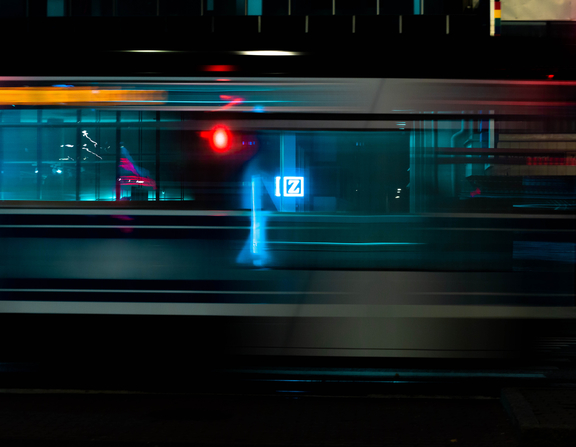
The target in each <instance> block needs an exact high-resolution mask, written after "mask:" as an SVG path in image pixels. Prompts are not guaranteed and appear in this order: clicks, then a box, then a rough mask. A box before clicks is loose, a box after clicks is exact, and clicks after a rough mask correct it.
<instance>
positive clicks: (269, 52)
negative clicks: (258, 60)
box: [238, 50, 302, 56]
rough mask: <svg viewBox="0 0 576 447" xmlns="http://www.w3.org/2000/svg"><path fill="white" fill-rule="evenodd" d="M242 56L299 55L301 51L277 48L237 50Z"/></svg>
mask: <svg viewBox="0 0 576 447" xmlns="http://www.w3.org/2000/svg"><path fill="white" fill-rule="evenodd" d="M238 53H239V54H241V55H242V56H299V55H300V54H302V53H298V52H296V51H278V50H258V51H239V52H238Z"/></svg>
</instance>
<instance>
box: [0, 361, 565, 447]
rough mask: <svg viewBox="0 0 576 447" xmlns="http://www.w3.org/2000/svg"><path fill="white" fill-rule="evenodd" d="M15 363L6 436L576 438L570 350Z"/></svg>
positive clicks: (359, 442)
mask: <svg viewBox="0 0 576 447" xmlns="http://www.w3.org/2000/svg"><path fill="white" fill-rule="evenodd" d="M560 360H561V359H560ZM554 365H556V366H554ZM8 366H9V367H8ZM8 366H6V367H5V371H6V372H4V373H3V374H0V387H4V388H0V447H5V446H7V447H16V446H18V447H48V446H49V447H52V446H54V447H56V446H58V447H62V446H63V447H67V446H70V447H77V446H87V445H90V446H92V447H140V446H158V447H161V446H166V447H168V446H171V447H172V446H181V445H190V446H214V447H216V446H218V447H219V446H308V447H310V446H376V445H378V446H404V447H415V446H420V447H427V446H447V445H450V446H458V445H461V446H474V447H480V446H496V447H498V446H512V447H533V446H555V447H556V446H576V365H575V363H574V362H572V361H569V360H566V361H564V362H560V361H558V362H552V363H547V364H541V365H539V366H523V367H521V366H516V367H515V368H512V367H509V368H507V369H499V370H497V369H495V370H487V369H483V370H475V369H466V368H463V367H461V368H459V369H449V368H445V369H442V370H440V369H438V370H433V369H429V370H422V369H420V370H418V369H409V368H406V369H395V370H392V369H390V370H388V369H374V368H372V369H370V368H368V369H366V368H360V369H348V368H319V367H311V368H286V367H281V368H279V367H269V366H267V367H266V368H262V367H258V368H244V369H242V368H240V369H234V370H230V369H228V370H226V371H225V372H222V371H220V372H218V371H216V370H211V369H207V370H206V371H204V372H202V373H200V374H196V375H195V374H194V372H193V371H196V370H198V367H197V368H195V369H192V370H180V373H179V374H178V375H176V374H175V373H174V371H175V369H174V368H167V367H166V366H165V365H163V366H162V368H160V369H161V371H163V373H162V372H161V371H158V370H154V369H153V368H152V366H149V367H148V368H146V366H145V365H138V367H137V368H131V369H124V370H122V373H121V374H120V373H114V374H111V375H110V376H109V377H108V378H107V377H106V370H105V369H103V370H96V369H93V368H92V369H83V368H77V369H73V368H71V367H68V366H67V367H65V368H62V369H59V370H55V371H54V372H53V373H52V374H47V373H46V371H47V370H37V371H36V372H30V370H27V369H26V368H24V367H21V366H18V365H14V364H13V365H8ZM405 366H409V365H405ZM88 370H90V371H91V374H90V375H86V374H87V371H88ZM23 371H24V372H23ZM26 371H28V372H26ZM110 378H112V379H113V380H112V379H110ZM109 379H110V380H109ZM107 386H109V388H106V387H107Z"/></svg>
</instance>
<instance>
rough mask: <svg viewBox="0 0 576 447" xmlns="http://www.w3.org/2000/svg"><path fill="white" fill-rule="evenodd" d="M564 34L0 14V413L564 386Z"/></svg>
mask: <svg viewBox="0 0 576 447" xmlns="http://www.w3.org/2000/svg"><path fill="white" fill-rule="evenodd" d="M575 14H576V10H575V9H574V7H573V6H572V4H571V2H561V1H558V2H529V1H512V0H510V1H506V2H504V1H503V2H497V1H483V0H457V1H456V0H454V1H447V0H436V1H433V0H409V1H395V2H388V1H384V0H364V1H360V0H356V1H353V2H352V1H346V0H327V1H323V0H315V1H299V0H284V1H281V0H274V1H271V0H258V1H257V0H254V1H253V0H232V1H228V0H212V1H210V0H202V1H200V0H198V1H194V0H190V1H170V0H150V1H147V0H146V1H129V0H99V1H97V0H22V1H2V2H0V24H1V26H0V34H2V35H3V37H4V38H5V41H6V42H10V44H7V45H5V47H4V48H3V50H2V51H3V53H4V54H3V62H2V66H1V68H0V168H1V169H0V171H1V173H0V246H1V247H2V250H1V251H2V255H1V257H0V334H1V336H2V339H3V340H4V341H5V342H4V343H3V344H2V346H1V347H0V362H2V363H1V364H2V365H3V366H2V368H3V369H2V371H4V372H3V373H2V380H3V383H4V385H3V387H5V388H6V389H16V388H17V389H31V388H34V389H35V388H58V389H60V388H67V389H72V388H74V389H76V388H78V389H84V388H86V389H117V390H127V389H130V390H137V391H142V390H148V391H149V390H151V389H153V390H156V391H158V390H160V391H166V390H170V391H176V392H183V391H187V392H188V391H193V392H197V391H198V390H199V389H211V390H212V389H215V390H224V389H225V390H227V392H228V391H231V392H241V390H248V389H250V390H257V391H258V392H265V393H268V392H272V393H274V392H277V390H276V388H277V384H276V383H275V382H274V381H276V380H282V387H283V389H284V388H285V389H288V390H290V391H295V392H312V393H328V394H331V393H332V394H334V393H335V394H338V393H349V392H352V393H357V394H358V393H359V394H361V395H364V394H374V393H382V392H383V393H387V392H393V393H397V388H390V386H392V385H394V384H395V383H396V384H399V383H402V384H404V385H408V384H409V383H412V384H413V385H410V386H408V388H403V391H402V392H404V390H407V389H410V390H412V391H410V392H414V393H416V392H418V393H425V394H426V393H428V394H434V393H440V392H443V393H445V392H447V391H446V390H447V389H451V390H452V391H450V393H452V392H455V391H454V390H458V391H457V392H458V393H461V392H464V391H463V390H466V391H465V393H469V394H470V393H472V394H474V395H476V394H480V395H484V394H487V395H490V396H492V397H494V396H495V395H498V394H499V393H500V390H501V389H502V388H504V387H507V386H520V385H522V384H525V382H526V381H527V380H528V381H529V380H532V379H538V381H537V383H538V384H539V385H541V386H544V385H550V384H555V385H557V384H559V383H570V384H572V383H573V378H574V377H573V373H572V371H573V361H574V352H575V351H574V347H575V346H576V344H575V342H576V334H575V328H574V318H575V315H576V314H575V313H574V292H575V291H574V287H575V278H574V275H575V268H574V267H575V264H576V253H575V249H576V239H575V226H574V219H575V216H574V211H575V206H576V116H575V114H574V111H575V110H576V109H575V107H574V105H575V101H576V71H575V70H574V68H575V67H574V62H573V61H574V60H575V59H574V43H573V39H574V38H575V37H576V36H575V30H576V27H575V25H574V20H575V17H576V16H575ZM8 39H10V40H8ZM345 371H348V372H345ZM350 371H353V372H350ZM527 371H531V372H527ZM551 371H552V372H551ZM450 374H452V375H450ZM453 374H456V376H454V375H453ZM491 374H492V375H491ZM494 374H495V375H494ZM531 374H532V375H531ZM278 377H280V378H281V379H277V378H278ZM316 377H320V378H321V379H319V380H316V379H315V378H316ZM334 377H335V378H336V379H333V378H334ZM367 377H368V378H369V379H367ZM455 377H457V379H455ZM272 382H274V383H272ZM336 382H338V383H340V384H341V386H336V385H334V383H336ZM271 383H272V384H271ZM414 383H418V385H414ZM532 383H536V382H532ZM206 387H207V388H206ZM270 387H272V388H270ZM390 390H393V391H390ZM440 390H441V391H440ZM450 393H449V394H450ZM483 393H484V394H483ZM14 436H16V435H14ZM18 436H19V435H18ZM16 438H17V436H16ZM16 438H14V439H16ZM18 439H19V438H18Z"/></svg>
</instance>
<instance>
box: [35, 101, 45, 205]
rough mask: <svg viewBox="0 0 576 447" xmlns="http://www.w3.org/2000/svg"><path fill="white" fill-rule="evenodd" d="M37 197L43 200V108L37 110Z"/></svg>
mask: <svg viewBox="0 0 576 447" xmlns="http://www.w3.org/2000/svg"><path fill="white" fill-rule="evenodd" d="M36 123H37V126H36V169H37V171H38V174H37V177H36V198H37V199H38V200H42V172H43V169H41V167H42V110H38V112H36Z"/></svg>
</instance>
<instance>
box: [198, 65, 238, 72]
mask: <svg viewBox="0 0 576 447" xmlns="http://www.w3.org/2000/svg"><path fill="white" fill-rule="evenodd" d="M202 71H237V67H236V66H234V65H204V66H202Z"/></svg>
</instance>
